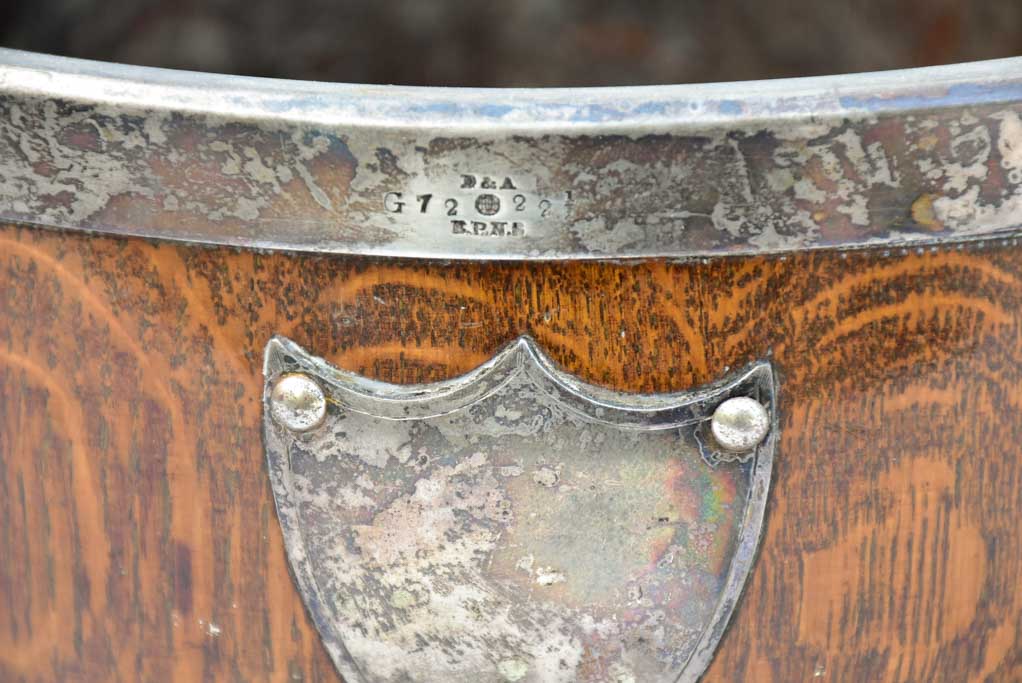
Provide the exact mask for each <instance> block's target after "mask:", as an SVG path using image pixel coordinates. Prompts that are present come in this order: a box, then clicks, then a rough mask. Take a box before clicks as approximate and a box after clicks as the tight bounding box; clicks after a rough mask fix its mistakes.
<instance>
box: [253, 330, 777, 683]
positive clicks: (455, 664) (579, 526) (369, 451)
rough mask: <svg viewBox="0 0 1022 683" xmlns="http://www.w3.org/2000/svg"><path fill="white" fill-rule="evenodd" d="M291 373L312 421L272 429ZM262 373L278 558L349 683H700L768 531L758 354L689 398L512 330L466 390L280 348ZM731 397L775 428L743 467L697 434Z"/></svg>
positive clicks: (768, 461)
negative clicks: (602, 373)
mask: <svg viewBox="0 0 1022 683" xmlns="http://www.w3.org/2000/svg"><path fill="white" fill-rule="evenodd" d="M294 373H299V374H301V375H304V376H305V377H307V378H310V379H312V380H313V381H314V382H316V383H318V385H319V386H320V387H321V388H322V390H323V394H324V395H325V397H326V402H327V410H326V415H325V417H324V418H323V419H322V421H321V422H320V423H319V424H318V426H316V427H315V428H312V429H292V428H289V426H288V423H287V421H286V420H283V419H282V418H279V417H274V415H275V412H274V411H273V410H272V409H271V408H272V405H273V404H272V402H273V401H274V400H281V399H280V396H281V395H282V394H283V392H277V395H276V396H277V398H276V399H275V398H274V392H273V388H274V386H275V384H276V382H277V381H278V379H279V378H281V377H282V376H287V377H293V376H294ZM265 374H266V385H265V392H264V397H263V400H264V416H265V417H264V430H265V440H266V454H267V460H268V464H269V472H270V479H271V481H272V484H273V494H274V497H275V499H276V504H277V511H278V513H279V517H280V523H281V526H282V527H283V532H284V541H285V545H286V547H287V552H288V556H289V558H290V561H291V567H292V569H293V570H294V574H295V577H296V579H297V582H298V586H299V589H300V591H301V594H302V598H303V599H304V601H305V604H306V606H307V607H308V609H309V612H310V613H311V615H312V618H313V620H314V621H315V623H316V626H317V627H318V629H319V631H320V634H321V635H322V637H323V640H324V642H325V643H326V646H327V649H328V650H329V652H330V654H331V656H332V658H333V661H334V663H335V664H336V665H337V668H338V670H339V671H340V672H341V674H342V675H343V676H344V677H345V680H346V681H348V683H360V682H367V683H368V682H373V683H376V682H392V683H396V682H398V681H402V682H408V681H415V682H422V683H427V682H428V683H432V682H437V683H485V682H491V681H492V682H501V681H522V682H542V683H555V682H564V683H568V682H570V681H592V682H595V681H600V682H605V681H614V682H617V683H626V682H631V683H636V682H642V683H651V682H657V681H672V682H673V681H695V680H697V679H698V678H699V676H700V675H701V674H702V673H703V671H704V670H705V669H706V667H707V665H708V664H709V662H710V660H711V658H712V656H713V652H714V650H715V648H716V646H717V643H718V641H719V640H720V638H721V635H722V634H723V632H724V629H725V627H726V625H727V622H728V619H729V618H730V616H731V613H732V611H733V610H734V608H735V604H736V602H737V600H738V597H739V595H740V593H741V590H742V586H743V584H744V583H745V579H746V577H747V576H748V574H749V570H750V568H751V566H752V563H753V559H754V556H755V551H756V545H757V542H758V539H759V535H760V530H761V528H762V524H763V510H764V504H765V502H766V496H767V492H768V488H769V484H770V472H771V466H772V462H773V452H774V447H775V444H776V442H777V436H778V434H777V432H778V430H777V417H776V415H777V413H776V408H775V389H774V377H773V373H772V370H771V368H770V365H769V364H768V363H767V362H759V363H756V364H753V365H751V366H749V367H747V368H745V369H744V370H742V371H740V372H738V373H735V374H733V375H731V376H730V377H729V378H727V379H726V380H724V381H721V382H718V383H715V384H712V385H708V386H706V387H702V388H699V389H697V390H694V391H689V392H683V393H675V394H660V395H638V394H623V393H618V392H614V391H610V390H607V389H603V388H599V387H595V386H591V385H588V384H584V383H582V382H580V381H579V380H578V379H576V378H575V377H573V376H571V375H568V374H566V373H565V372H563V371H561V370H560V369H558V368H557V367H556V366H555V365H554V363H553V362H552V361H551V360H550V359H549V358H547V357H546V356H545V355H544V354H543V353H542V352H541V351H540V350H539V349H538V348H537V346H536V345H535V343H534V342H533V341H532V340H531V339H529V338H528V337H521V338H520V339H518V340H517V341H515V342H513V343H512V344H510V345H509V346H507V347H506V348H505V349H503V350H502V351H501V352H500V353H498V354H497V355H496V356H495V357H494V358H493V359H492V360H490V361H489V362H487V363H486V364H484V365H482V366H481V367H479V368H478V369H476V370H474V371H472V372H470V373H468V374H466V375H464V376H461V377H458V378H455V379H452V380H449V381H445V382H438V383H435V384H426V385H408V386H399V385H392V384H385V383H381V382H377V381H373V380H370V379H366V378H364V377H361V376H359V375H356V374H352V373H349V372H346V371H344V370H340V369H338V368H335V367H333V366H331V365H329V364H327V363H326V362H325V361H323V360H321V359H319V358H316V357H313V356H311V355H309V354H308V353H307V352H306V351H304V350H303V349H301V348H300V347H299V346H297V345H296V344H294V343H293V342H291V341H289V340H287V339H283V338H275V339H273V340H271V341H270V343H269V345H268V346H267V348H266V359H265ZM306 393H308V392H306ZM312 393H315V392H312ZM290 395H294V394H289V396H290ZM735 397H751V398H753V399H755V400H756V401H758V402H759V403H761V404H762V405H763V407H764V408H765V409H766V411H767V414H768V415H769V416H770V430H769V432H768V433H767V434H766V436H765V437H764V438H763V439H762V441H761V442H760V443H759V444H758V445H754V446H753V447H752V449H751V450H750V451H749V452H747V453H745V454H736V453H734V452H733V451H729V452H727V453H724V452H723V451H721V450H720V449H718V448H717V447H716V446H714V443H715V442H714V440H713V435H712V433H711V429H710V428H709V424H710V420H711V417H712V416H713V414H714V410H715V409H716V408H717V407H718V406H719V405H720V404H721V403H723V402H724V401H726V400H728V399H731V398H735ZM303 400H304V399H303ZM306 403H308V401H306ZM310 405H311V404H310ZM276 414H277V415H280V414H284V415H287V414H289V413H287V412H283V413H282V412H280V411H277V413H276Z"/></svg>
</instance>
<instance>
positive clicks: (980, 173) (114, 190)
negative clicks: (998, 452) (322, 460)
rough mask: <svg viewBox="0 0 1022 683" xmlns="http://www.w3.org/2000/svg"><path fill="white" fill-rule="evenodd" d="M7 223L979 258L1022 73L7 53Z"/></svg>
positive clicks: (533, 245)
mask: <svg viewBox="0 0 1022 683" xmlns="http://www.w3.org/2000/svg"><path fill="white" fill-rule="evenodd" d="M0 219H3V220H9V221H17V222H27V223H32V224H37V225H42V226H48V227H57V228H66V229H75V230H90V231H99V232H106V233H115V234H125V235H140V236H145V237H153V238H162V239H172V240H184V241H193V242H203V243H215V244H227V245H235V246H242V247H256V248H271V249H295V250H302V251H316V252H332V253H345V254H366V255H386V256H411V257H424V258H455V259H485V260H493V259H589V258H615V259H616V258H633V257H670V258H685V257H693V256H710V255H715V254H728V253H731V254H747V253H764V252H784V251H792V250H802V249H810V248H820V247H853V246H863V245H903V244H918V243H925V242H931V241H938V240H939V241H943V240H957V239H975V238H980V237H984V236H992V235H998V234H1004V233H1011V232H1013V231H1015V230H1016V229H1018V228H1019V227H1020V226H1022V59H1007V60H998V61H990V62H979V63H972V64H960V65H955V66H948V67H936V68H928V69H916V70H909V71H898V72H886V73H876V74H860V75H850V76H835V77H826V78H806V79H794V80H778V81H765V82H752V83H727V84H713V85H691V86H669V87H663V86H656V87H630V88H595V89H589V88H583V89H544V90H520V89H518V90H479V89H475V90H466V89H443V88H436V89H434V88H407V87H391V86H360V85H328V84H318V83H309V82H294V81H275V80H266V79H252V78H240V77H228V76H215V75H209V74H194V73H186V72H175V71H167V70H160V69H150V68H139V67H128V66H118V65H110V64H101V63H95V62H87V61H79V60H72V59H65V58H59V57H50V56H43V55H36V54H30V53H24V52H17V51H11V50H0Z"/></svg>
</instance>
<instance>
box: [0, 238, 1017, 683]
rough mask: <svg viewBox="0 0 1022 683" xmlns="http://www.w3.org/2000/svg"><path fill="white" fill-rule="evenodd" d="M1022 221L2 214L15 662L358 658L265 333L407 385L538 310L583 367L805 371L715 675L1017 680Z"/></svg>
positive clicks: (685, 374)
mask: <svg viewBox="0 0 1022 683" xmlns="http://www.w3.org/2000/svg"><path fill="white" fill-rule="evenodd" d="M1020 278H1022V248H1020V247H1019V246H1018V245H1017V244H1016V243H1015V242H1010V241H1005V242H996V243H995V242H988V243H986V244H983V245H973V246H968V247H964V248H954V247H948V248H942V249H938V250H928V251H925V252H920V251H911V252H901V251H892V252H889V253H888V252H879V251H862V252H852V253H844V254H842V253H834V252H816V253H811V254H803V255H797V256H793V257H787V258H780V257H775V258H744V259H717V260H714V261H711V262H707V263H693V264H670V263H662V262H648V263H637V264H631V265H629V264H610V263H603V264H597V263H571V264H557V263H550V264H531V265H529V264H477V265H470V264H444V263H421V262H419V263H416V262H395V261H381V260H369V259H355V258H338V257H325V256H295V255H284V254H269V255H267V254H256V253H251V252H239V251H234V250H229V249H207V248H198V247H185V246H173V245H168V244H162V245H158V244H153V243H148V242H145V241H141V240H122V239H113V238H103V237H94V236H92V237H90V236H83V235H70V234H60V233H53V232H44V231H38V230H32V229H25V228H17V227H13V226H8V227H4V228H2V229H0V680H3V681H18V682H30V681H31V682H35V681H170V680H173V681H200V680H208V681H262V680H272V681H288V680H291V681H298V680H304V681H336V680H337V676H336V674H335V673H334V670H333V667H332V665H331V663H330V661H329V659H328V657H327V656H326V653H325V651H324V650H323V648H322V646H321V644H320V642H319V638H318V635H317V634H316V632H315V630H314V628H313V627H312V624H311V622H310V621H309V619H308V618H307V616H306V614H305V611H304V608H303V606H302V603H301V599H300V597H299V596H298V594H297V593H296V591H295V588H294V584H293V582H292V579H291V577H290V576H289V574H288V568H287V560H286V557H285V553H284V548H283V544H282V540H281V537H280V530H279V527H278V524H277V521H276V517H275V513H274V510H273V501H272V497H271V494H270V489H269V485H268V479H267V476H266V472H265V466H264V462H263V453H262V447H261V442H260V431H259V424H260V420H261V415H260V406H259V396H260V391H261V385H262V377H261V368H260V362H261V353H262V349H263V346H264V345H265V343H266V341H267V339H268V338H269V337H270V336H271V335H272V334H276V333H280V334H285V335H287V336H289V337H291V338H293V339H294V340H295V341H297V342H298V343H300V344H302V345H303V346H305V347H306V348H308V349H310V350H311V351H313V352H314V353H318V354H321V355H323V356H325V357H326V358H328V359H329V360H331V361H332V362H334V363H336V364H338V365H340V366H342V367H345V368H348V369H351V370H355V371H358V372H362V373H365V374H368V375H370V376H373V377H378V378H381V379H385V380H388V381H394V382H413V381H414V382H422V381H432V380H436V379H441V378H445V377H450V376H453V375H456V374H459V373H461V372H464V371H467V370H469V369H471V368H472V367H474V366H476V365H478V364H479V363H481V362H482V361H484V360H486V359H487V358H489V357H490V356H491V354H493V352H494V351H495V350H497V349H498V348H499V347H500V346H501V345H502V344H504V343H506V342H507V341H509V340H511V339H513V338H514V337H516V336H517V335H519V334H520V333H524V332H528V333H530V334H532V335H533V336H535V337H536V339H537V340H538V341H539V343H540V344H541V345H542V346H543V347H544V348H545V349H547V350H548V351H549V353H550V354H551V355H552V356H553V357H554V358H555V359H556V360H557V361H558V362H560V363H561V364H563V365H564V366H565V367H566V368H567V369H568V370H569V371H571V372H574V373H577V374H579V375H581V376H582V377H584V378H586V379H588V380H590V381H594V382H597V383H600V384H604V385H608V386H612V387H615V388H618V389H625V390H634V391H664V390H672V389H684V388H688V387H690V386H692V385H694V384H701V383H704V382H706V381H708V380H711V379H713V378H716V377H718V376H720V375H721V374H722V373H724V371H725V369H726V368H727V367H735V366H738V365H741V364H743V363H745V362H747V361H750V360H753V359H755V358H759V357H764V356H768V355H769V356H772V358H773V359H774V361H775V363H776V365H777V367H778V368H779V372H780V377H781V385H780V386H781V420H782V439H781V444H780V448H779V453H778V458H777V462H776V465H775V472H774V483H773V486H774V489H773V492H772V494H771V500H770V503H769V505H768V510H767V521H766V531H765V536H764V539H763V542H762V544H761V548H762V549H761V553H760V557H759V559H758V561H757V564H756V566H755V568H754V570H753V574H752V576H751V580H750V582H749V584H748V587H747V590H746V594H745V596H744V598H743V600H742V603H741V604H740V605H739V607H738V609H737V611H736V613H735V616H734V619H733V621H732V626H731V628H730V629H729V631H728V633H727V635H726V636H725V638H724V640H723V642H722V644H721V647H720V650H719V652H718V655H717V657H716V659H715V661H714V663H713V665H712V667H711V669H710V671H709V673H708V674H707V676H706V680H707V681H714V682H719V681H737V680H745V681H757V682H758V683H764V682H766V683H770V682H787V681H801V680H824V681H866V680H869V681H1018V680H1022V632H1020V630H1022V588H1020V587H1019V584H1020V578H1019V577H1020V576H1022V533H1020V531H1019V529H1020V526H1022V525H1020V520H1022V493H1020V490H1022V446H1020V443H1022V412H1020V408H1022V406H1020V404H1022V389H1020V386H1022V385H1020V379H1022V378H1020V374H1022V371H1020V368H1022V334H1020V331H1022V330H1020V323H1022V279H1020Z"/></svg>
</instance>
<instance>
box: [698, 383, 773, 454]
mask: <svg viewBox="0 0 1022 683" xmlns="http://www.w3.org/2000/svg"><path fill="white" fill-rule="evenodd" d="M710 431H711V432H713V438H714V439H715V440H716V441H717V445H719V446H720V447H721V448H723V449H724V450H726V451H730V452H732V453H744V452H746V451H751V450H752V449H753V448H755V447H756V445H757V444H759V442H760V441H762V440H763V438H764V437H765V436H766V435H767V432H768V431H770V416H769V415H767V411H766V408H764V407H763V405H762V404H761V403H760V402H759V401H757V400H755V399H752V398H749V397H748V396H739V397H737V398H729V399H728V400H726V401H724V402H723V403H721V404H720V405H719V406H717V409H716V410H715V411H713V419H712V420H711V421H710Z"/></svg>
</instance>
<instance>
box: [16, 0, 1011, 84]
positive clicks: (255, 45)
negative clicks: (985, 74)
mask: <svg viewBox="0 0 1022 683" xmlns="http://www.w3.org/2000/svg"><path fill="white" fill-rule="evenodd" d="M0 42H2V44H3V46H5V47H15V48H21V49H27V50H34V51H38V52H47V53H54V54H61V55H67V56H74V57H84V58H90V59H100V60H107V61H116V62H126V63H132V64H139V65H148V66H164V67H172V68H183V69H195V70H201V71H212V72H220V73H230V74H244V75H253V76H272V77H277V78H292V79H312V80H324V81H344V82H353V83H398V84H405V85H463V86H554V85H561V86H582V85H625V84H632V85H638V84H659V83H685V82H706V81H728V80H744V79H757V78H776V77H783V76H807V75H818V74H828V73H847V72H854V71H872V70H878V69H897V68H905V67H912V66H925V65H935V64H946V63H952V62H961V61H971V60H977V59H988V58H994V57H1007V56H1012V55H1015V54H1018V53H1019V51H1020V48H1022V2H1019V0H982V1H977V0H826V1H823V0H716V1H714V0H651V1H646V2H643V1H641V0H615V1H608V2H584V1H582V0H504V1H502V2H480V1H478V0H475V1H470V0H457V1H455V0H442V1H441V0H405V1H403V2H387V1H384V0H376V1H375V2H373V1H363V2H344V1H338V0H333V1H330V0H211V1H208V2H205V1H199V0H6V2H3V3H0Z"/></svg>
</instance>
